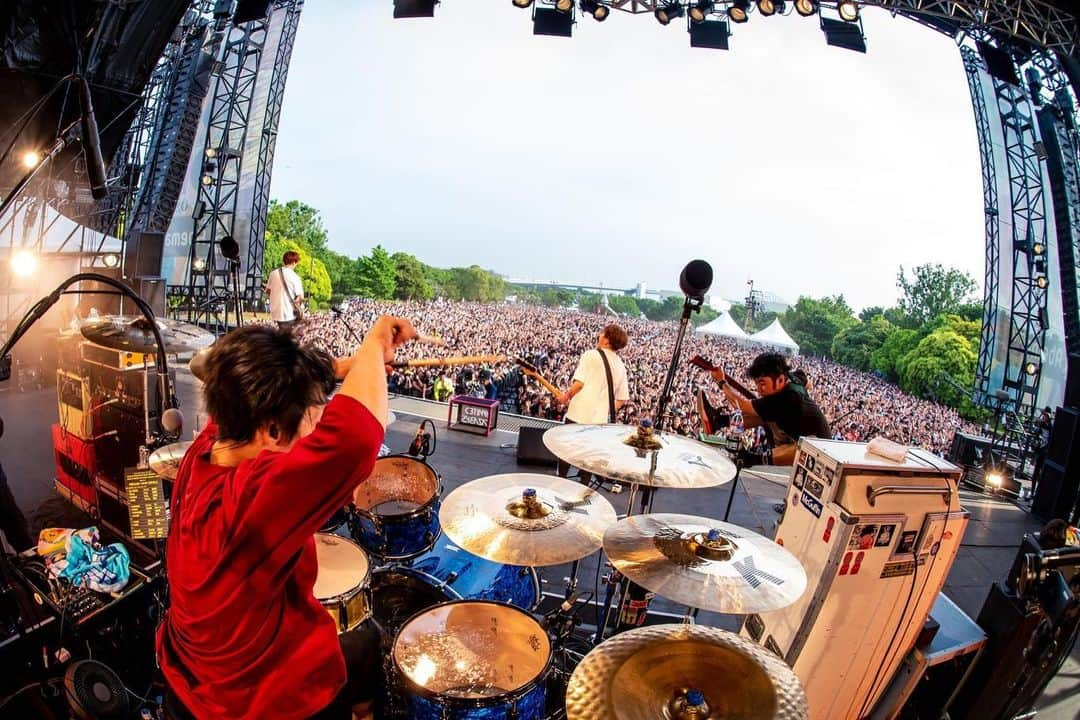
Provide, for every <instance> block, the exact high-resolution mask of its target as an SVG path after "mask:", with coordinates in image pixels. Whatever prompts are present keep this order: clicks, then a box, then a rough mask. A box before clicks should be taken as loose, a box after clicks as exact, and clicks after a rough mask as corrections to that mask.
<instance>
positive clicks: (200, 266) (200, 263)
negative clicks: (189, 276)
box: [192, 258, 206, 272]
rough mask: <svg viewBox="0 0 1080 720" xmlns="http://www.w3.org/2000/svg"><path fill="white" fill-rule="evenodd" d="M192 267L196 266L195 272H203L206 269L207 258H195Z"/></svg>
mask: <svg viewBox="0 0 1080 720" xmlns="http://www.w3.org/2000/svg"><path fill="white" fill-rule="evenodd" d="M192 267H194V268H195V272H202V271H203V270H205V269H206V258H195V262H194V263H193V264H192Z"/></svg>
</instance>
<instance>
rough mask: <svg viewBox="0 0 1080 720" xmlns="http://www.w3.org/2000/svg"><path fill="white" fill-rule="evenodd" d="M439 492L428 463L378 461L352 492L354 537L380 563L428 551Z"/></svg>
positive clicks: (435, 526)
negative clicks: (354, 509) (354, 513)
mask: <svg viewBox="0 0 1080 720" xmlns="http://www.w3.org/2000/svg"><path fill="white" fill-rule="evenodd" d="M441 491H442V486H441V483H440V478H439V474H438V473H436V472H435V470H433V469H432V467H431V466H430V465H428V464H427V463H425V462H423V461H421V460H417V459H416V458H411V457H408V456H404V455H390V456H389V457H384V458H379V459H378V460H376V461H375V467H374V469H373V470H372V471H371V475H370V476H369V477H368V479H367V480H365V481H364V482H362V483H360V485H359V487H357V488H356V492H355V493H353V504H354V505H355V506H356V528H355V529H354V535H353V536H354V537H355V538H356V541H357V542H358V543H360V545H361V546H363V548H364V549H365V550H367V551H368V552H369V553H371V554H372V555H376V556H378V557H379V558H381V559H384V560H404V559H407V558H412V557H416V556H417V555H420V554H421V553H424V552H427V551H428V550H430V549H431V548H432V546H433V545H434V544H435V540H437V539H438V537H439V505H440V499H439V494H440V492H441Z"/></svg>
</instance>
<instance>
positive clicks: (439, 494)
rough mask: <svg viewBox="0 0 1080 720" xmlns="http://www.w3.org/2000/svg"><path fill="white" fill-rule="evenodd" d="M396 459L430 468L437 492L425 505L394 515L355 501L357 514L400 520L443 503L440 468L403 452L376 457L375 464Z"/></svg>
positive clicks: (395, 557) (412, 516) (372, 469)
mask: <svg viewBox="0 0 1080 720" xmlns="http://www.w3.org/2000/svg"><path fill="white" fill-rule="evenodd" d="M394 459H401V460H408V461H410V462H414V463H417V464H418V465H423V466H424V467H426V468H427V469H428V470H430V471H431V474H432V475H434V476H435V494H434V495H432V496H431V499H430V500H428V501H427V502H426V503H424V504H423V505H420V506H419V507H417V508H416V509H415V510H410V511H409V512H404V513H394V514H393V515H376V514H375V513H373V512H371V511H370V510H368V509H366V508H361V507H359V506H357V505H356V503H355V502H354V503H353V507H354V509H355V511H356V513H357V514H359V515H363V516H364V517H366V518H368V519H370V520H372V521H375V519H376V518H378V519H379V522H384V520H383V518H393V522H399V520H398V518H401V520H409V519H412V518H414V517H417V516H419V515H422V514H424V513H425V512H427V511H428V509H429V506H431V505H432V504H434V503H439V504H441V503H442V494H443V484H442V475H440V474H439V471H438V470H436V469H435V468H433V467H432V466H431V465H429V464H428V463H427V461H425V460H420V459H419V458H414V457H413V456H412V455H403V454H400V453H398V454H395V455H386V456H384V457H381V458H376V459H375V465H378V464H379V462H380V461H381V460H394ZM375 465H372V467H371V471H372V472H375ZM370 477H371V476H370V475H368V477H367V478H364V480H363V482H362V483H361V484H363V483H366V482H367V481H368V479H369V478H370ZM435 516H436V517H435V522H438V521H439V518H438V512H436V513H435ZM440 532H442V531H441V529H440ZM380 557H387V558H389V557H394V559H398V558H401V557H408V556H407V555H401V556H390V555H382V556H380Z"/></svg>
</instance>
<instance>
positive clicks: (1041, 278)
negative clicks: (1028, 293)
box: [1035, 275, 1050, 290]
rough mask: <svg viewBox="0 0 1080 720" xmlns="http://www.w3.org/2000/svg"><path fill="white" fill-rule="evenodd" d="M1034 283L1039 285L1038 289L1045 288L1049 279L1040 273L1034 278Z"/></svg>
mask: <svg viewBox="0 0 1080 720" xmlns="http://www.w3.org/2000/svg"><path fill="white" fill-rule="evenodd" d="M1035 284H1036V285H1038V286H1039V289H1040V290H1045V289H1046V286H1047V285H1049V284H1050V281H1049V280H1047V279H1046V276H1045V275H1040V276H1039V277H1037V278H1035Z"/></svg>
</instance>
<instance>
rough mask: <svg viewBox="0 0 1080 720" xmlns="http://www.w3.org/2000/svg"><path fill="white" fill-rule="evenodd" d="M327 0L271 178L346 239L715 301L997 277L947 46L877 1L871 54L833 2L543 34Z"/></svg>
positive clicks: (527, 23)
mask: <svg viewBox="0 0 1080 720" xmlns="http://www.w3.org/2000/svg"><path fill="white" fill-rule="evenodd" d="M392 9H393V4H392V2H391V0H364V1H363V2H355V0H311V1H309V2H307V3H306V4H305V6H304V10H303V14H302V16H301V19H300V26H299V31H298V33H297V38H296V46H295V48H294V52H293V57H292V62H291V65H290V70H289V77H288V83H287V86H286V91H285V100H284V106H283V110H282V116H281V123H280V127H279V135H278V142H277V152H276V157H275V163H274V173H273V180H272V186H271V193H272V196H273V197H274V198H276V199H278V200H280V201H287V200H292V199H296V200H301V201H303V202H306V203H308V204H310V205H312V206H313V207H315V208H317V209H318V210H319V211H320V212H321V213H322V217H323V221H324V223H325V225H326V228H327V229H328V231H329V237H330V247H331V248H333V249H335V250H337V251H338V252H343V253H345V254H347V255H350V256H357V255H363V254H367V253H368V252H370V250H371V248H372V247H373V246H375V245H376V244H380V245H382V246H383V247H384V248H386V249H387V250H389V251H390V252H398V251H403V252H408V253H412V254H414V255H416V256H417V257H418V258H419V259H420V260H421V261H423V262H425V263H428V264H430V265H435V266H438V267H450V266H464V265H472V264H477V265H480V266H482V267H484V268H487V269H490V270H493V271H495V272H498V273H500V274H502V275H505V276H507V277H511V278H520V279H527V280H533V281H539V282H545V281H552V280H555V281H560V282H566V281H572V282H587V283H595V284H602V285H604V286H606V287H633V286H635V285H636V284H637V283H639V282H645V283H646V284H647V285H648V287H649V288H652V289H673V288H677V286H678V277H679V272H680V270H681V269H682V267H683V266H684V265H685V264H686V263H687V262H688V261H690V260H692V259H695V258H701V259H704V260H707V261H708V262H709V263H710V264H712V266H713V270H714V276H715V279H714V283H713V293H715V294H719V295H720V296H722V297H725V298H741V297H743V296H744V295H745V294H746V290H747V285H746V283H747V281H748V280H753V282H754V287H755V288H756V289H759V290H765V291H769V292H772V293H775V294H777V295H778V296H780V297H782V298H784V299H786V300H788V301H791V302H794V301H795V300H796V299H797V298H798V297H799V296H800V295H809V296H812V297H821V296H825V295H835V294H841V293H842V294H843V295H844V297H845V299H846V300H847V301H848V303H849V304H850V305H852V307H854V308H855V309H856V310H858V309H860V308H863V307H867V306H871V305H884V306H889V305H893V304H895V302H896V298H897V290H896V275H897V271H898V269H899V267H900V266H901V265H903V266H905V267H913V266H915V265H919V264H922V263H926V262H935V263H942V264H944V265H947V266H953V267H958V268H960V269H962V270H964V271H966V272H968V273H969V274H971V275H972V276H973V277H974V278H975V279H976V281H977V282H979V284H980V285H981V279H982V275H983V254H984V252H983V247H984V235H983V213H982V188H981V180H980V170H979V148H978V140H977V137H976V134H975V125H974V119H973V113H972V109H971V102H970V99H969V95H968V90H967V82H966V78H965V75H964V71H963V66H962V63H961V59H960V53H959V51H958V50H957V48H956V45H955V43H954V42H953V41H952V39H951V38H949V37H946V36H944V35H941V34H939V33H937V32H934V31H932V30H929V29H927V28H925V27H922V26H920V25H917V24H916V23H914V22H911V21H910V20H905V19H902V18H892V17H890V16H889V15H888V14H886V13H884V12H882V11H879V10H872V9H864V10H863V20H864V27H865V33H866V42H867V46H868V52H867V54H866V55H862V54H859V53H854V52H851V51H848V50H843V49H840V48H834V47H829V46H827V45H826V44H825V41H824V36H823V35H822V33H821V32H820V29H819V27H818V20H817V18H816V17H815V18H802V17H800V16H798V15H796V14H792V15H791V16H789V17H775V16H774V17H770V18H765V17H762V16H760V15H757V14H756V13H755V14H752V15H751V18H750V22H749V23H746V24H745V25H741V26H740V25H736V26H734V27H733V35H732V37H731V41H730V47H731V49H730V50H729V51H721V50H708V49H700V48H691V47H690V46H689V36H688V34H687V32H686V25H685V23H684V22H683V21H680V20H676V21H675V22H672V23H671V24H670V25H668V26H666V27H664V26H661V25H660V24H659V23H657V22H656V21H655V19H654V18H653V17H652V14H651V13H646V14H639V15H632V14H629V13H623V12H612V13H611V16H610V17H609V18H608V19H607V20H606V21H605V22H603V23H597V22H595V21H594V20H593V19H592V18H591V17H589V16H587V15H582V14H580V13H579V14H578V22H577V24H576V25H575V27H574V37H573V38H569V39H568V38H554V37H539V36H534V35H532V22H531V16H530V11H529V10H521V9H518V8H516V7H514V6H513V5H512V4H511V3H510V2H509V0H443V2H442V3H441V4H440V5H439V6H438V7H437V8H436V11H435V17H434V18H427V19H413V20H394V19H392Z"/></svg>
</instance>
